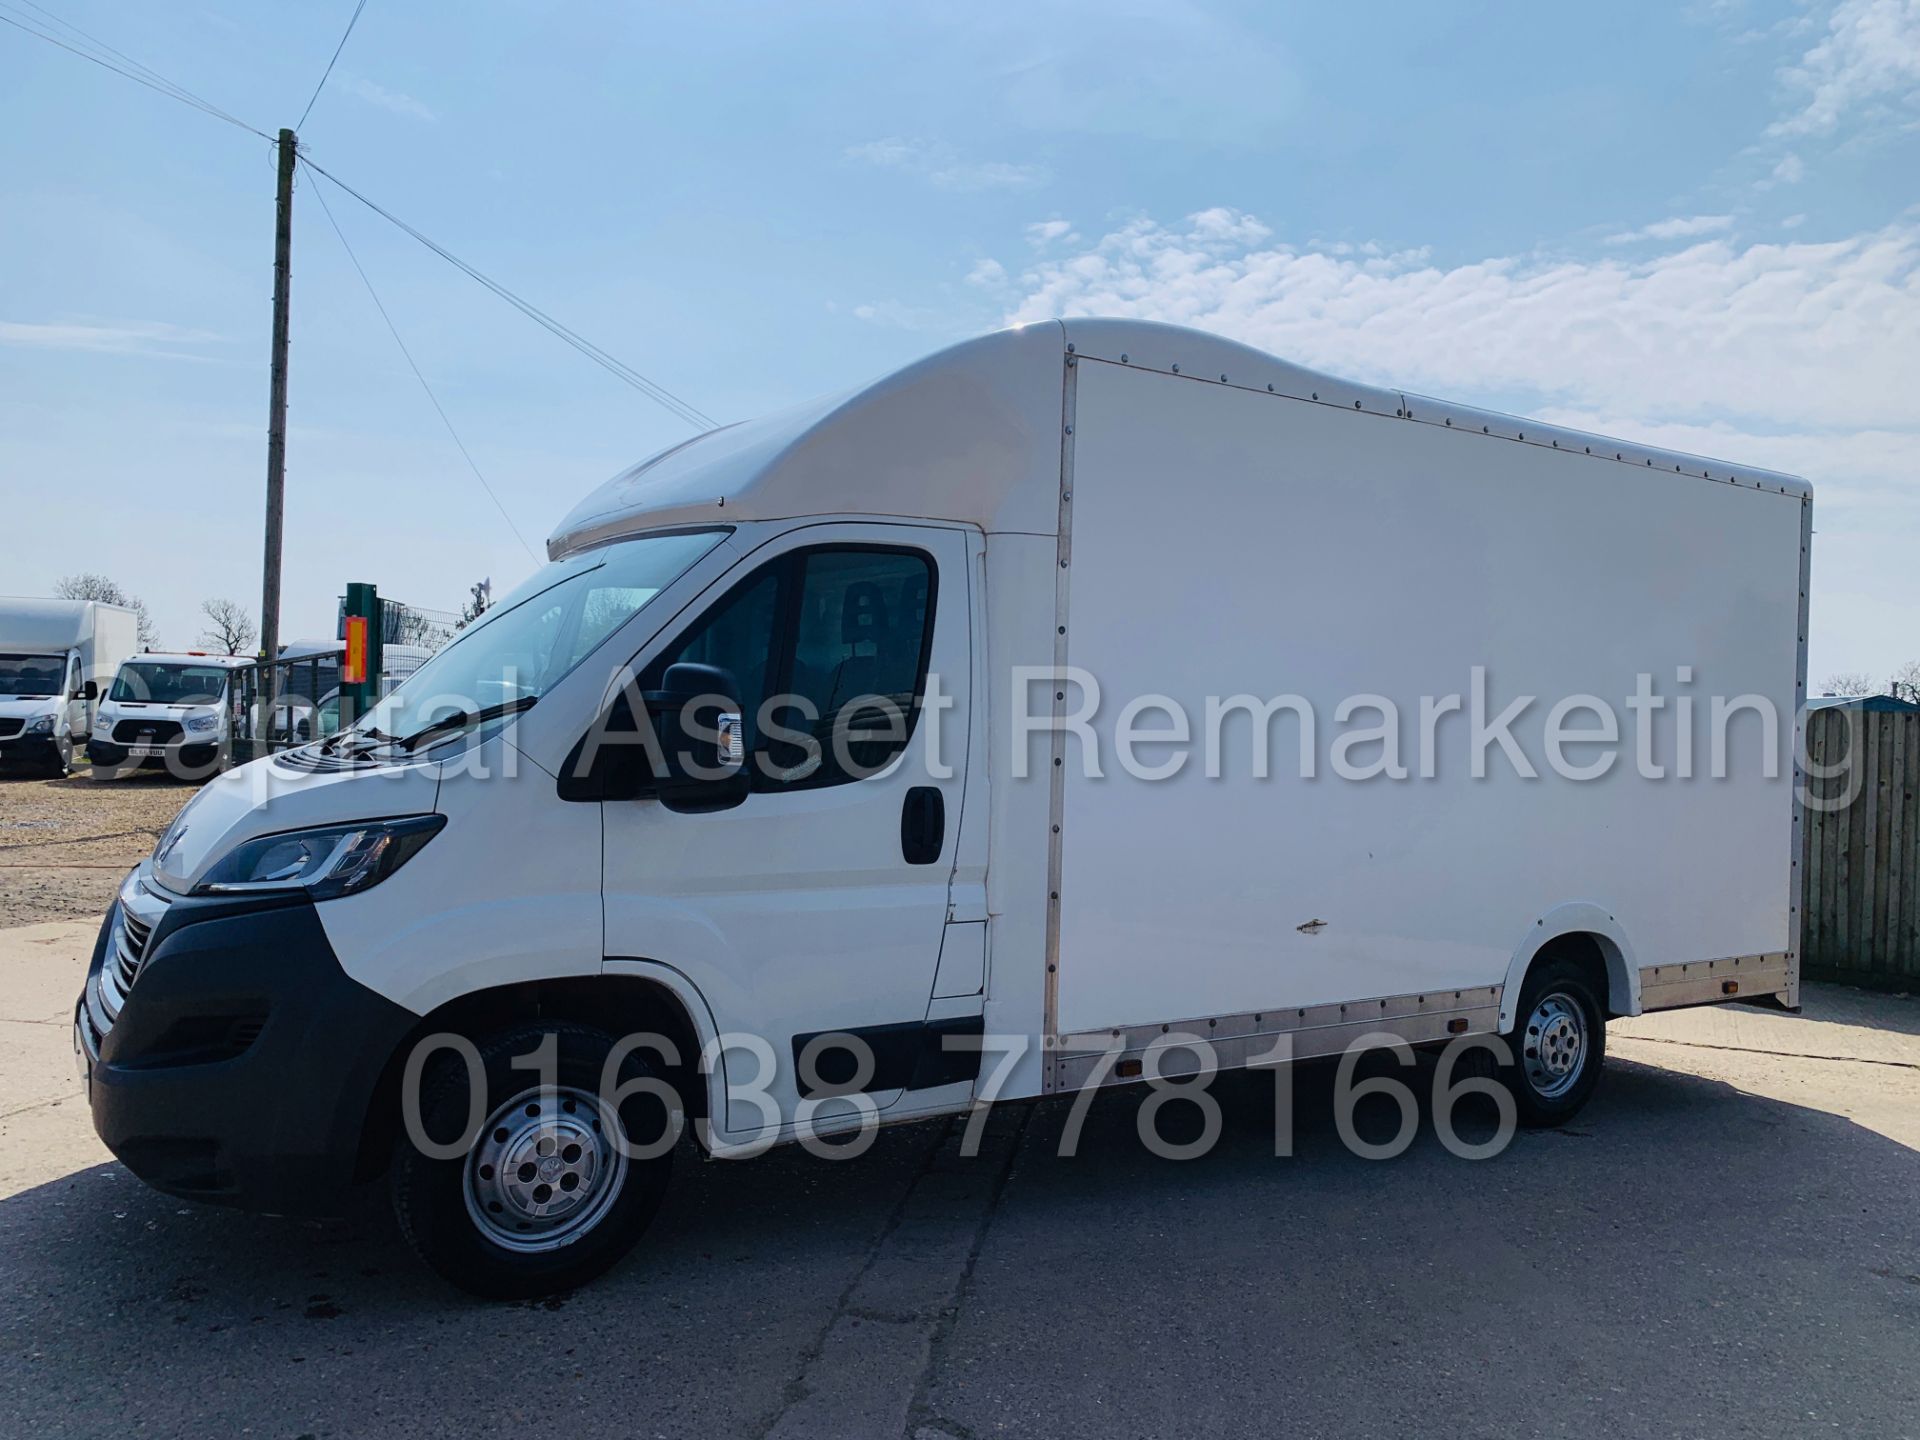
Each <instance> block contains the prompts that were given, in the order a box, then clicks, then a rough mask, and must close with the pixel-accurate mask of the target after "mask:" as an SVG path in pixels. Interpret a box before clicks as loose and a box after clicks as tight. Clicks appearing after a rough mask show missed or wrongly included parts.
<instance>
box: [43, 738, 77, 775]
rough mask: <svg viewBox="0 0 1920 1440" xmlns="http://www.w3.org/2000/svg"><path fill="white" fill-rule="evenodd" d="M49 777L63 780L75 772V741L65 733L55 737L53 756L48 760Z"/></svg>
mask: <svg viewBox="0 0 1920 1440" xmlns="http://www.w3.org/2000/svg"><path fill="white" fill-rule="evenodd" d="M46 773H47V778H48V779H50V780H63V779H65V778H66V777H67V776H69V775H71V774H72V773H73V741H72V740H70V739H68V738H67V737H66V736H65V735H59V736H55V737H54V742H53V758H52V759H50V760H48V761H47V771H46Z"/></svg>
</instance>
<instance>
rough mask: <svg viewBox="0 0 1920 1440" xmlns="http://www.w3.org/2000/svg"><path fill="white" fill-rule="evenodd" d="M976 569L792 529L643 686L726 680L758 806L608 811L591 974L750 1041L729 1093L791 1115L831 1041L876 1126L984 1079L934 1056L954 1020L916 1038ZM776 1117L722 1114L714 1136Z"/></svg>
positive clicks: (649, 669) (963, 736)
mask: <svg viewBox="0 0 1920 1440" xmlns="http://www.w3.org/2000/svg"><path fill="white" fill-rule="evenodd" d="M967 554H968V551H967V546H966V539H965V534H964V532H962V531H960V530H954V529H944V528H938V527H931V526H911V525H890V524H841V523H836V524H826V525H817V526H808V527H805V528H804V529H801V530H798V531H793V532H789V533H788V534H786V535H784V536H781V537H779V538H778V539H776V540H774V541H771V542H769V543H768V544H767V545H764V546H762V547H760V548H759V549H757V550H756V551H754V552H752V553H751V554H750V555H749V556H747V557H746V558H745V559H744V560H743V561H742V562H741V564H740V565H739V566H738V567H737V568H736V570H735V572H734V573H733V574H731V575H729V576H728V577H727V579H726V580H725V581H723V582H721V583H720V585H719V586H717V587H716V590H717V591H718V593H717V594H716V595H714V597H713V598H712V599H711V600H709V601H707V602H706V603H705V604H704V605H703V606H702V607H701V608H700V609H699V611H698V613H697V614H695V615H693V616H691V617H690V618H689V619H688V620H687V622H686V623H685V624H684V625H683V626H681V627H680V628H679V629H678V630H677V631H676V632H674V633H673V634H672V635H671V636H670V637H669V638H668V639H667V640H666V642H665V644H664V645H663V647H661V648H660V650H659V651H658V653H656V654H655V655H654V656H653V657H652V659H651V660H649V661H648V662H647V663H646V664H645V665H644V666H643V668H642V670H641V672H640V683H641V687H642V688H643V689H648V688H654V687H655V686H657V685H658V684H659V681H660V678H661V677H662V675H663V674H664V671H665V669H666V667H667V666H668V665H671V664H674V663H677V662H680V661H692V662H699V663H703V664H711V665H719V666H722V667H724V668H725V669H727V670H728V671H730V672H732V674H733V676H734V678H735V679H736V680H737V681H738V683H739V686H740V694H739V697H738V698H739V699H740V701H741V711H742V717H743V724H744V727H745V742H746V751H747V765H748V769H749V771H750V773H751V777H752V778H751V788H750V789H749V791H748V793H747V795H746V798H745V799H744V800H742V801H741V802H740V803H739V804H737V805H734V806H733V807H732V808H729V809H724V810H717V811H711V812H706V813H678V812H675V811H673V810H669V809H667V808H665V807H664V806H663V805H662V804H661V803H660V802H659V801H657V800H639V801H608V802H604V803H603V806H602V811H603V816H604V837H605V838H604V876H603V883H604V891H605V924H606V951H605V953H606V955H607V956H608V957H609V958H610V959H627V958H632V959H647V960H653V961H656V962H659V963H662V964H666V965H669V966H671V967H673V968H674V969H676V970H678V971H680V972H681V973H683V974H684V975H686V976H687V978H688V979H689V980H690V981H691V982H692V983H693V985H694V986H695V987H696V988H697V989H698V991H699V993H700V994H701V996H703V997H704V999H705V1001H706V1003H707V1005H708V1007H709V1008H710V1010H711V1011H712V1014H713V1020H714V1023H715V1026H716V1028H717V1029H718V1030H719V1031H720V1032H722V1033H727V1032H732V1033H735V1034H744V1035H746V1036H749V1037H757V1038H758V1040H759V1041H760V1042H764V1045H763V1046H756V1045H755V1044H754V1041H753V1040H751V1039H749V1040H748V1041H747V1042H746V1044H747V1046H749V1047H752V1048H758V1049H760V1054H761V1060H760V1061H758V1062H756V1061H755V1060H754V1059H752V1058H748V1056H747V1055H746V1054H745V1051H744V1050H743V1049H735V1050H732V1051H731V1052H729V1054H728V1055H727V1056H726V1058H725V1066H726V1074H727V1077H728V1081H729V1084H730V1086H731V1087H734V1088H735V1089H736V1090H737V1089H738V1088H740V1087H757V1088H759V1089H761V1090H764V1091H765V1092H766V1094H767V1095H768V1097H769V1099H770V1100H771V1101H772V1102H773V1103H775V1104H777V1105H778V1107H779V1110H780V1113H781V1115H782V1116H783V1117H786V1118H791V1117H792V1116H793V1112H794V1105H795V1103H796V1102H797V1101H798V1100H799V1099H801V1098H802V1097H803V1096H804V1095H805V1094H807V1093H808V1091H809V1087H807V1086H805V1085H801V1084H796V1080H797V1078H798V1077H797V1067H798V1055H799V1052H800V1051H801V1050H802V1049H803V1048H805V1046H806V1042H807V1040H808V1038H809V1037H812V1036H817V1035H821V1034H823V1033H827V1032H837V1031H846V1032H850V1033H851V1034H853V1035H855V1036H858V1037H860V1038H861V1040H862V1042H863V1043H864V1044H865V1045H867V1046H868V1048H869V1050H870V1053H871V1054H872V1057H873V1061H874V1070H873V1073H872V1074H871V1075H870V1076H869V1077H868V1078H867V1080H866V1083H865V1084H864V1085H862V1086H861V1088H862V1089H864V1090H865V1091H866V1092H867V1093H869V1094H871V1095H872V1097H873V1100H874V1103H875V1104H876V1105H878V1106H880V1107H881V1108H885V1107H886V1106H887V1105H890V1104H892V1103H894V1102H895V1101H896V1100H898V1099H899V1098H900V1096H901V1095H902V1094H904V1093H906V1092H908V1091H910V1090H915V1089H929V1088H933V1087H935V1086H937V1085H940V1084H951V1083H954V1082H956V1081H959V1080H966V1079H970V1078H972V1070H971V1069H970V1068H968V1067H969V1065H976V1066H977V1059H978V1053H977V1050H976V1051H974V1052H973V1053H972V1054H970V1055H967V1056H965V1058H964V1059H962V1060H958V1061H956V1059H955V1058H954V1057H953V1055H952V1052H950V1051H947V1050H945V1048H944V1047H943V1046H942V1045H941V1043H940V1041H941V1038H942V1035H943V1034H944V1031H945V1030H947V1029H951V1028H954V1027H953V1022H934V1024H932V1025H930V1024H929V1023H928V1021H927V1011H928V999H929V996H930V995H931V994H932V990H933V981H934V975H935V971H936V969H937V967H938V965H939V960H940V947H941V939H942V933H943V931H944V929H945V926H946V920H947V913H948V889H949V882H950V880H951V877H952V875H953V870H954V856H955V840H956V837H957V835H958V832H959V822H960V799H961V793H962V787H963V785H964V782H965V774H964V770H965V765H966V756H967V728H968V725H969V723H970V719H971V715H970V709H969V706H970V704H971V699H972V697H971V695H970V688H971V687H970V685H969V679H970V672H971V665H970V658H971V651H970V645H971V637H970V634H969V630H970V615H971V609H972V606H971V601H970V597H969V594H968V586H969V574H968V563H967ZM973 1028H974V1029H976V1030H977V1028H978V1022H977V1021H975V1022H974V1025H973ZM819 1058H820V1059H821V1060H822V1062H823V1063H821V1064H819V1066H818V1067H817V1072H818V1075H819V1078H821V1079H823V1080H825V1081H827V1082H828V1083H836V1082H837V1081H839V1080H841V1079H845V1078H847V1077H846V1075H845V1071H844V1068H843V1067H844V1066H845V1064H846V1061H847V1059H848V1057H847V1056H846V1055H845V1054H844V1053H842V1054H840V1055H838V1056H835V1055H832V1054H827V1053H824V1052H823V1053H822V1055H821V1056H820V1057H819ZM769 1063H770V1064H771V1067H772V1069H771V1073H770V1074H763V1075H761V1076H759V1077H756V1073H755V1072H756V1070H757V1069H760V1068H761V1067H762V1066H764V1065H766V1064H769ZM956 1064H958V1067H959V1068H960V1069H966V1070H967V1073H966V1074H958V1073H954V1072H955V1068H956ZM767 1118H768V1117H767V1116H766V1114H765V1112H764V1111H762V1110H761V1109H760V1108H759V1107H757V1106H756V1105H755V1104H754V1103H753V1102H752V1101H742V1100H740V1099H738V1098H735V1099H732V1100H730V1102H729V1105H728V1107H727V1115H726V1117H725V1119H724V1121H721V1122H720V1128H721V1129H722V1130H723V1131H725V1132H726V1133H727V1134H728V1135H729V1136H730V1137H732V1138H740V1137H743V1136H745V1135H747V1134H749V1133H751V1132H754V1131H757V1130H759V1129H761V1128H762V1127H763V1126H764V1125H765V1123H766V1120H767ZM716 1119H718V1117H716Z"/></svg>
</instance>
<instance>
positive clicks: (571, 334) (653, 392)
mask: <svg viewBox="0 0 1920 1440" xmlns="http://www.w3.org/2000/svg"><path fill="white" fill-rule="evenodd" d="M300 163H301V164H303V165H305V166H306V167H307V168H308V169H309V170H311V171H313V172H314V173H315V174H316V175H319V176H321V177H323V178H324V179H327V180H329V181H331V182H332V183H333V184H335V185H337V186H338V187H339V188H340V189H341V190H344V191H345V192H346V193H347V194H348V195H351V196H352V197H353V198H354V199H355V200H358V201H359V202H360V203H361V204H362V205H364V206H366V207H367V208H368V209H369V210H371V211H373V213H374V214H376V215H378V216H379V217H380V218H381V219H383V220H386V221H387V222H389V223H390V224H392V225H395V226H397V227H398V228H400V229H401V230H404V231H405V232H406V233H407V234H409V235H411V236H412V237H413V238H414V239H415V240H418V241H419V242H420V243H421V244H422V245H424V246H426V247H427V249H429V250H431V251H433V253H434V254H436V255H438V256H439V257H440V258H441V259H442V260H445V261H446V262H447V263H448V264H449V265H452V266H453V267H454V268H455V269H457V270H461V271H463V272H465V273H466V274H467V275H469V276H471V277H472V278H473V279H475V280H477V281H479V282H480V283H481V284H482V285H484V286H486V287H487V289H489V290H491V291H492V292H493V293H494V294H496V295H498V296H499V297H500V298H501V299H502V300H505V301H506V302H507V303H508V304H509V305H511V306H513V308H514V309H516V310H518V311H519V312H520V313H521V314H523V315H525V316H526V317H527V318H528V319H529V320H532V321H533V322H534V323H535V324H536V325H539V326H540V327H541V328H543V329H545V330H547V331H549V332H550V333H551V334H553V335H555V336H557V337H558V338H559V339H561V340H564V341H565V342H566V343H567V344H569V345H571V346H572V347H573V348H574V349H576V350H578V351H579V352H580V353H581V354H582V355H585V356H586V357H587V358H588V359H589V360H591V361H593V363H594V364H596V365H598V366H600V367H601V368H602V369H604V370H607V371H608V372H609V373H611V374H613V375H616V376H618V377H619V378H620V379H622V380H624V381H626V382H627V384H629V385H631V386H633V388H634V389H636V390H638V391H639V392H640V393H641V394H643V395H645V396H646V397H647V398H648V399H649V400H652V401H653V402H654V403H655V404H657V405H659V406H660V407H661V408H662V409H664V410H667V411H669V412H670V413H672V414H673V415H675V416H677V417H679V418H680V419H681V420H684V421H685V422H686V423H687V424H689V425H691V426H693V427H694V428H696V429H698V430H712V429H714V428H715V427H716V426H717V425H718V424H719V422H718V421H717V420H715V419H713V417H712V416H710V415H708V414H706V413H705V412H704V411H702V410H699V409H697V408H696V407H695V406H693V405H692V404H690V403H689V402H688V401H685V400H682V399H681V398H680V397H679V396H678V395H675V394H674V393H673V392H672V391H671V390H669V389H667V388H666V386H664V385H661V384H659V383H658V382H656V381H653V380H649V379H648V378H647V377H646V376H645V375H642V374H641V373H640V372H639V371H638V370H635V369H634V368H633V367H632V366H631V365H629V364H627V363H626V362H625V361H623V360H617V359H615V358H614V357H613V356H612V355H609V354H608V353H607V352H606V351H605V350H602V349H601V348H600V347H599V346H598V345H595V344H594V343H593V342H592V341H591V340H588V339H587V338H586V337H584V336H582V335H580V334H578V333H576V332H575V331H573V330H570V329H568V328H567V327H566V326H565V325H562V324H561V323H560V322H559V321H558V320H556V319H554V318H553V317H552V316H551V315H549V314H547V313H546V311H544V310H542V309H540V308H539V306H537V305H535V304H533V302H532V301H529V300H523V299H521V298H520V297H519V296H518V295H516V294H514V293H513V291H511V290H509V289H507V287H506V286H504V285H502V284H501V283H500V282H499V281H497V280H494V279H491V278H489V277H488V276H486V275H483V274H482V273H481V272H480V271H478V270H476V269H474V267H473V266H471V265H469V264H468V263H467V262H466V261H464V260H462V259H461V258H460V257H459V256H458V255H455V254H454V253H453V252H452V251H451V250H449V249H447V248H446V246H444V245H441V244H439V243H437V242H436V241H434V240H432V239H429V238H428V237H427V236H425V235H423V234H421V233H420V232H419V231H418V230H416V229H414V227H413V226H411V225H409V224H408V223H407V222H406V221H404V220H402V219H401V218H400V217H399V216H398V215H395V214H394V213H393V212H392V211H391V210H388V209H386V208H385V207H384V206H382V205H379V204H377V203H376V202H374V201H372V200H369V199H368V198H367V197H366V196H365V195H362V194H361V193H360V192H359V191H358V190H356V189H354V188H353V187H352V186H351V185H349V184H347V183H346V181H344V180H342V179H340V178H339V177H338V176H337V175H334V174H331V173H330V172H328V171H327V170H324V169H322V168H321V167H320V166H318V165H316V164H314V163H313V161H312V160H310V159H308V158H307V156H305V155H304V154H303V155H301V157H300ZM316 193H317V191H316Z"/></svg>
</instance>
